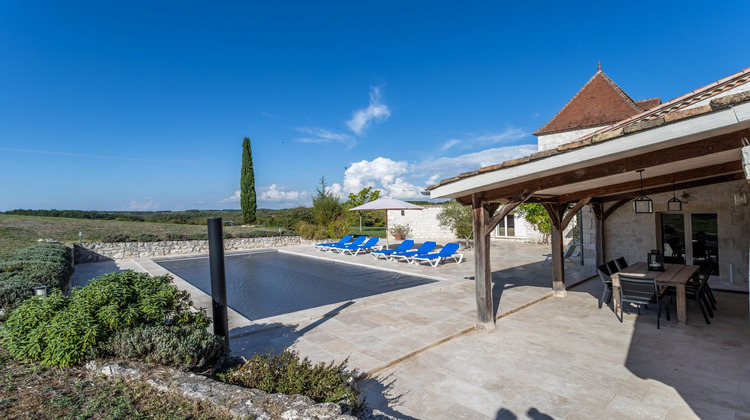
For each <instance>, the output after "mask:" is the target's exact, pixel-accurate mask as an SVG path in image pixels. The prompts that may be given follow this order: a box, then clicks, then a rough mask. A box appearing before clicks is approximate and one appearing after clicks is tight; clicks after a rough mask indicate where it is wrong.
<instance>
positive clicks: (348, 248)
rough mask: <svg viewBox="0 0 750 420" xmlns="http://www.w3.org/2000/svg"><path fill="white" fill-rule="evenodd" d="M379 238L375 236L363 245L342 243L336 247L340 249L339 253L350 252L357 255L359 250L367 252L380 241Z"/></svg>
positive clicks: (337, 249)
mask: <svg viewBox="0 0 750 420" xmlns="http://www.w3.org/2000/svg"><path fill="white" fill-rule="evenodd" d="M379 240H380V238H376V237H374V236H373V237H372V238H370V239H368V240H367V242H365V243H363V244H362V245H342V246H340V247H336V248H334V249H335V250H336V251H338V252H339V254H346V253H347V252H348V253H349V255H357V254H359V251H363V252H367V251H370V250H372V248H373V247H374V246H375V244H377V243H378V241H379Z"/></svg>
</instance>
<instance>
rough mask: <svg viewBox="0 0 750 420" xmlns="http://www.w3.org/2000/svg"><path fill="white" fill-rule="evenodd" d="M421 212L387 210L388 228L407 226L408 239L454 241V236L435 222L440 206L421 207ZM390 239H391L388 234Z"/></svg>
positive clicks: (441, 207)
mask: <svg viewBox="0 0 750 420" xmlns="http://www.w3.org/2000/svg"><path fill="white" fill-rule="evenodd" d="M423 207H424V209H423V210H404V214H403V216H402V215H401V210H388V226H389V227H393V226H394V225H405V224H408V225H409V227H410V228H411V231H412V233H411V235H410V236H409V238H408V239H414V240H430V241H455V240H456V235H454V234H453V232H452V231H451V230H450V229H448V228H446V227H443V226H440V223H438V221H437V215H438V214H440V211H441V210H442V209H443V206H441V205H428V206H423ZM388 236H389V238H390V239H393V236H391V234H390V233H388Z"/></svg>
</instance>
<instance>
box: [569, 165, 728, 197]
mask: <svg viewBox="0 0 750 420" xmlns="http://www.w3.org/2000/svg"><path fill="white" fill-rule="evenodd" d="M740 171H742V162H740V161H736V162H727V163H722V164H719V165H712V166H705V167H703V168H697V169H690V170H688V171H682V172H675V173H672V174H668V175H661V176H656V177H651V178H644V179H643V186H644V188H649V187H656V186H659V185H664V184H670V185H671V184H672V183H675V184H676V183H678V182H683V181H688V180H694V179H696V178H706V177H711V176H716V175H723V174H728V173H732V172H740ZM640 187H641V184H640V181H638V180H636V181H628V182H623V183H619V184H612V185H605V186H602V187H598V188H591V189H588V190H583V191H576V192H574V193H571V194H564V195H561V196H560V197H559V200H560V202H564V203H567V202H572V201H576V200H580V199H582V198H585V197H596V196H600V195H607V194H615V193H619V192H623V191H634V190H640Z"/></svg>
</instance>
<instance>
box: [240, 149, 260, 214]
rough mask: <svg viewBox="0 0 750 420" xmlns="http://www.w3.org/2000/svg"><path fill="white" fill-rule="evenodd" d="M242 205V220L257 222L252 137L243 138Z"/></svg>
mask: <svg viewBox="0 0 750 420" xmlns="http://www.w3.org/2000/svg"><path fill="white" fill-rule="evenodd" d="M240 207H241V208H242V222H243V223H245V224H251V223H253V222H255V210H256V208H257V203H256V201H255V174H254V173H253V151H252V150H251V149H250V139H249V138H247V137H245V139H244V140H242V172H241V174H240Z"/></svg>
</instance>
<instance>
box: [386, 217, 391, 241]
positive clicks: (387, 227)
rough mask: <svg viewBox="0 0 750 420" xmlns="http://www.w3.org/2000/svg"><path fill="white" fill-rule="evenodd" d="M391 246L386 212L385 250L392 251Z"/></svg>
mask: <svg viewBox="0 0 750 420" xmlns="http://www.w3.org/2000/svg"><path fill="white" fill-rule="evenodd" d="M390 248H391V244H390V243H388V210H386V211H385V249H390Z"/></svg>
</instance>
